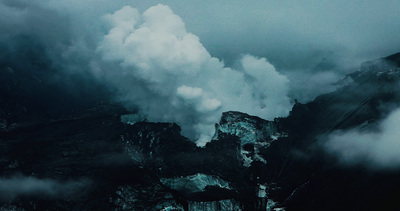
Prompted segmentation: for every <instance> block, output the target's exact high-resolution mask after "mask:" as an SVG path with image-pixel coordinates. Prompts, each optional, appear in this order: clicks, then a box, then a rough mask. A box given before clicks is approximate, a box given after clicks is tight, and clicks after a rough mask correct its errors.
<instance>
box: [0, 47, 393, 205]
mask: <svg viewBox="0 0 400 211" xmlns="http://www.w3.org/2000/svg"><path fill="white" fill-rule="evenodd" d="M399 61H400V54H395V55H392V56H389V57H385V58H381V59H378V60H375V61H369V62H365V63H363V64H362V65H361V68H360V70H359V71H357V72H354V73H352V74H350V75H348V76H346V77H345V78H343V80H341V81H339V82H338V85H340V86H341V88H339V89H338V90H336V91H335V92H332V93H328V94H325V95H321V96H319V97H317V98H316V99H315V100H314V101H312V102H309V103H306V104H302V103H299V102H296V104H295V105H294V106H293V109H292V111H291V112H290V115H289V116H288V117H286V118H276V119H275V120H273V121H267V120H264V119H262V118H260V117H256V116H251V115H248V114H245V113H241V112H238V111H227V112H224V113H223V114H222V117H221V120H220V122H218V123H217V124H216V125H215V131H216V132H215V135H214V137H213V138H212V141H211V142H209V143H207V144H206V146H205V147H203V148H200V147H197V146H196V145H195V144H194V143H193V142H191V141H190V140H189V139H187V138H186V137H184V136H182V135H181V133H180V132H181V128H180V126H179V125H177V124H175V123H155V122H147V121H146V120H145V119H144V118H142V117H141V116H140V115H139V114H137V113H135V112H132V111H127V110H126V109H124V108H123V107H122V106H120V105H119V104H115V103H111V102H110V101H107V100H103V98H102V96H108V94H109V93H107V91H104V90H103V91H102V90H101V89H100V91H99V92H96V94H95V95H88V96H90V97H87V99H86V101H85V102H84V103H80V102H79V100H77V99H78V98H76V96H75V94H76V92H74V91H70V92H68V91H63V90H62V89H61V88H60V86H59V85H57V84H54V83H52V82H51V80H49V78H48V75H49V74H50V73H43V72H39V73H37V72H35V74H33V75H32V74H31V73H30V72H29V71H27V70H26V69H24V67H18V66H13V67H11V66H10V64H6V63H2V66H1V68H0V70H1V72H0V74H1V77H0V78H1V80H2V81H1V82H2V83H0V85H1V86H0V90H1V92H0V103H1V107H0V144H1V148H0V150H1V154H0V169H1V170H0V204H1V205H0V210H193V211H194V210H268V211H269V210H276V211H278V210H395V209H394V208H395V207H396V205H397V199H398V196H400V182H399V180H398V178H399V176H400V172H399V171H398V170H397V169H390V170H376V169H370V168H368V167H365V166H362V165H359V166H346V165H342V164H341V163H340V162H339V161H338V159H337V158H336V157H334V156H331V155H330V154H328V153H326V152H325V151H324V148H323V147H322V146H323V144H324V142H326V140H327V137H328V136H329V134H331V133H332V132H334V131H338V130H349V129H354V128H357V129H358V130H360V131H375V130H379V128H378V125H379V122H380V121H381V120H382V119H385V118H386V117H387V116H388V115H389V114H390V112H391V111H393V110H394V109H396V108H398V107H400V93H399V92H398V91H397V90H399V80H400V62H399ZM35 64H36V63H35ZM36 68H37V70H41V69H44V70H47V71H51V68H48V67H47V66H46V62H45V61H44V62H42V63H39V64H36ZM50 75H51V74H50ZM49 81H50V82H49ZM49 90H51V91H49ZM85 93H91V90H89V89H87V90H84V91H83V95H84V94H85ZM38 99H46V100H44V101H40V100H39V101H38ZM47 99H51V101H50V100H47ZM66 101H68V102H70V103H65V102H66Z"/></svg>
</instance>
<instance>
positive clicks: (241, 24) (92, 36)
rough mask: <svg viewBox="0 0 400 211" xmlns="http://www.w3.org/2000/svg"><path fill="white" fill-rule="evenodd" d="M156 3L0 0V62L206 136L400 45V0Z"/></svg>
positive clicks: (264, 113) (280, 109)
mask: <svg viewBox="0 0 400 211" xmlns="http://www.w3.org/2000/svg"><path fill="white" fill-rule="evenodd" d="M157 3H158V1H156V0H148V1H141V0H115V1H110V0H80V1H78V0H68V1H67V0H40V1H39V0H31V1H25V0H0V32H1V34H0V47H1V48H2V51H0V60H1V62H3V61H7V62H8V63H7V66H10V67H11V68H14V66H13V65H16V66H18V65H21V64H24V65H25V66H26V67H22V68H20V69H26V70H29V69H32V66H35V65H36V64H37V60H38V59H37V57H39V60H40V61H42V60H43V61H46V62H45V63H46V65H47V66H46V67H47V68H52V69H54V70H56V71H55V72H56V73H55V74H56V75H57V80H58V84H60V86H64V87H65V88H66V89H71V90H72V91H71V92H72V93H76V95H80V93H82V92H81V90H84V89H86V90H89V91H90V92H92V93H93V95H100V96H101V95H102V93H96V92H98V91H96V90H97V85H95V84H96V83H102V84H104V85H106V86H107V87H108V89H110V90H111V91H115V92H116V93H117V95H118V96H117V97H116V99H117V100H118V101H120V102H123V103H124V104H125V105H126V106H127V107H132V108H138V109H139V110H140V112H142V113H144V114H145V115H147V118H148V119H149V120H151V121H174V122H177V123H179V124H180V125H181V126H182V128H183V132H184V134H185V135H187V136H190V137H191V138H192V139H193V140H202V141H201V142H204V140H207V139H209V138H210V136H211V135H212V131H213V124H214V123H215V122H217V121H218V119H219V115H220V114H221V112H222V111H225V110H239V111H242V112H247V113H250V114H252V115H258V116H260V117H263V118H267V119H272V118H273V117H276V116H284V115H287V113H288V110H289V109H290V103H289V102H290V98H291V99H293V98H298V100H300V101H301V102H306V101H309V100H312V99H313V98H314V97H315V96H317V95H319V94H322V93H326V92H330V91H333V90H335V89H336V86H335V85H334V84H333V83H334V82H336V81H337V79H339V78H341V77H342V76H343V75H345V74H347V73H350V72H351V71H354V70H355V69H354V67H355V66H358V65H359V63H360V62H362V61H365V60H369V59H375V58H378V57H382V56H386V55H388V54H391V53H394V52H396V51H397V50H398V49H399V47H400V41H399V40H400V39H398V38H399V36H398V35H399V34H400V31H399V29H400V25H399V24H400V23H399V22H398V21H394V20H398V19H399V18H400V16H399V13H398V12H397V10H398V8H400V5H399V2H398V1H392V0H387V1H384V2H374V1H363V2H358V1H357V2H348V1H344V0H339V1H334V2H320V1H316V0H307V1H304V2H301V3H299V2H296V1H294V2H291V1H280V2H279V3H278V2H273V1H254V2H252V4H248V3H247V2H241V1H229V2H225V1H218V2H216V1H208V0H205V1H201V2H200V1H199V2H197V1H196V2H187V1H182V0H173V1H171V0H165V1H163V2H162V3H163V4H166V5H168V6H164V5H157ZM153 5H157V6H153ZM121 8H122V9H121ZM134 8H136V9H134ZM172 11H173V12H172ZM107 14H108V15H107ZM183 20H184V21H183ZM210 20H212V21H210ZM200 39H201V41H200ZM21 49H22V50H21ZM25 50H26V51H29V50H33V52H36V55H37V56H36V57H35V58H34V59H27V58H26V57H29V55H28V56H27V55H26V54H25V53H21V52H22V51H25ZM266 58H268V59H266ZM10 61H12V62H10ZM21 61H22V62H21ZM10 63H11V64H10ZM28 64H32V65H31V66H29V65H28ZM34 64H35V65H34ZM35 68H36V69H35ZM35 68H33V69H35V70H37V69H39V68H37V65H36V66H35ZM277 70H279V73H278V71H277ZM77 78H79V79H78V80H77ZM93 81H94V82H93ZM82 84H85V85H82ZM73 87H77V88H73ZM85 87H96V88H91V89H87V88H85ZM288 96H289V97H288Z"/></svg>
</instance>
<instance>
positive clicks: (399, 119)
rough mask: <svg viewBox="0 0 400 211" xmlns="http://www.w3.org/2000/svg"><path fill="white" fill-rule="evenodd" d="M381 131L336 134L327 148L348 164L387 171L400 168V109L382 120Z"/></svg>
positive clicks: (353, 130)
mask: <svg viewBox="0 0 400 211" xmlns="http://www.w3.org/2000/svg"><path fill="white" fill-rule="evenodd" d="M378 129H379V130H378V131H376V132H360V131H359V130H357V129H352V130H348V131H336V132H334V133H333V134H331V135H330V136H329V139H328V141H327V143H326V144H325V146H324V147H325V149H326V150H327V152H329V153H331V154H333V155H335V156H336V157H337V158H338V159H339V160H340V161H341V162H342V163H343V164H346V165H350V166H351V165H364V166H367V167H371V168H385V169H391V168H398V167H400V157H399V153H400V139H399V137H400V132H399V131H400V130H399V129H400V109H397V110H395V111H393V112H392V113H391V114H390V115H389V116H388V117H387V118H386V119H385V120H383V121H382V122H381V123H380V124H379V128H378Z"/></svg>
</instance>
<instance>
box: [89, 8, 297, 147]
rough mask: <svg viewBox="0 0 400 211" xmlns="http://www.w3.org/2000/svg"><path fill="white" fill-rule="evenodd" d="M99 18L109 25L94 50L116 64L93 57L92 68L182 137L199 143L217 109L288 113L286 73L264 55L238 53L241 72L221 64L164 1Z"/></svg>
mask: <svg viewBox="0 0 400 211" xmlns="http://www.w3.org/2000/svg"><path fill="white" fill-rule="evenodd" d="M105 18H106V20H107V21H108V23H109V24H110V27H111V29H110V30H109V32H108V34H107V35H105V36H104V39H103V40H102V41H101V42H100V43H99V46H98V48H97V51H98V52H99V53H100V54H101V55H102V58H103V60H105V61H109V62H115V64H118V65H119V68H116V69H113V70H109V69H104V68H101V67H99V65H96V64H95V62H94V64H93V65H94V66H96V67H97V68H95V74H97V75H102V76H104V77H106V79H105V80H107V81H108V83H110V84H111V85H112V86H114V87H116V88H117V89H119V90H120V93H121V94H122V98H121V99H122V101H123V102H124V103H128V104H132V105H135V106H138V107H139V109H140V112H142V113H144V114H145V115H146V116H147V117H148V119H149V120H150V121H168V122H171V121H172V122H177V123H178V124H180V125H181V126H182V129H183V133H184V134H185V135H188V136H190V137H191V138H194V139H196V140H197V141H198V143H205V142H206V141H209V140H210V139H211V137H212V135H213V127H214V124H215V123H216V122H217V121H218V119H219V117H220V114H221V112H222V111H227V110H239V111H242V112H246V113H249V114H252V115H258V116H261V117H264V118H267V119H272V118H274V117H277V116H286V115H287V114H288V112H289V110H290V108H291V105H290V100H289V98H288V97H287V94H288V92H289V80H288V79H287V78H286V77H285V76H283V75H281V74H280V73H278V72H277V71H276V70H275V68H274V67H273V66H272V65H271V64H270V63H269V62H268V61H267V60H266V59H265V58H257V57H254V56H251V55H244V56H243V57H242V58H241V60H240V65H241V69H240V70H236V69H232V68H227V67H225V66H224V64H223V62H221V61H220V60H219V59H217V58H214V57H212V56H211V55H210V54H209V52H208V51H207V50H206V49H205V48H204V46H203V45H202V44H201V42H200V40H199V38H198V37H197V36H196V35H194V34H191V33H189V32H187V31H186V28H185V24H184V22H183V21H182V19H181V18H180V17H179V16H177V15H176V14H174V13H173V12H172V10H171V9H170V8H169V7H168V6H165V5H157V6H154V7H151V8H149V9H148V10H146V11H145V12H144V13H143V14H139V12H138V11H137V10H136V9H134V8H132V7H129V6H125V7H123V8H122V9H120V10H118V11H116V12H114V13H113V14H109V15H107V16H106V17H105ZM110 71H114V72H110ZM122 84H123V85H122ZM138 84H140V88H139V87H138ZM144 93H146V94H144Z"/></svg>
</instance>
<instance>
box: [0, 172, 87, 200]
mask: <svg viewBox="0 0 400 211" xmlns="http://www.w3.org/2000/svg"><path fill="white" fill-rule="evenodd" d="M89 185H90V182H89V181H88V180H80V181H64V182H61V181H56V180H53V179H39V178H36V177H31V176H22V175H17V176H14V177H9V178H0V202H1V201H9V200H13V199H14V198H16V197H19V196H45V197H54V198H62V197H71V196H73V195H74V194H78V193H80V192H82V191H83V190H85V189H87V188H88V186H89Z"/></svg>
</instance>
